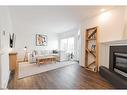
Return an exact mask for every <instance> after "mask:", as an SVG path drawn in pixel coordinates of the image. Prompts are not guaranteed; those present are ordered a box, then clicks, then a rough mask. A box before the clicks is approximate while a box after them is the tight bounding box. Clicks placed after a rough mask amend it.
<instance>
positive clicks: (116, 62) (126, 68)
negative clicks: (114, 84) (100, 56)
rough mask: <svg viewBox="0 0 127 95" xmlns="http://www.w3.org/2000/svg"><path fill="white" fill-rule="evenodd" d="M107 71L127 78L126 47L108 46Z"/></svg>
mask: <svg viewBox="0 0 127 95" xmlns="http://www.w3.org/2000/svg"><path fill="white" fill-rule="evenodd" d="M109 60H110V61H109V69H110V70H112V71H114V72H116V73H119V74H121V75H123V76H125V77H127V46H110V58H109Z"/></svg>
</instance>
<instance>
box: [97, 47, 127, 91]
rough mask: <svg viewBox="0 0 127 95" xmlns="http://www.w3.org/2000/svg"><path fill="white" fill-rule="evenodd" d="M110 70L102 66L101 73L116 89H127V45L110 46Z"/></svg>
mask: <svg viewBox="0 0 127 95" xmlns="http://www.w3.org/2000/svg"><path fill="white" fill-rule="evenodd" d="M109 49H110V50H109V69H108V68H106V67H104V66H100V68H99V73H100V75H101V76H102V77H104V78H105V79H107V80H108V81H109V82H110V83H112V84H113V85H114V87H115V88H119V89H124V88H127V45H120V46H110V48H109Z"/></svg>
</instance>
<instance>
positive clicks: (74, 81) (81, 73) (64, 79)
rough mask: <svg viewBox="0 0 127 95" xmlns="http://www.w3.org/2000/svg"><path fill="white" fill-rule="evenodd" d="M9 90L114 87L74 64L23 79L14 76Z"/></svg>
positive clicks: (97, 75)
mask: <svg viewBox="0 0 127 95" xmlns="http://www.w3.org/2000/svg"><path fill="white" fill-rule="evenodd" d="M8 89H113V86H112V85H111V84H109V83H108V82H107V81H106V80H105V79H103V78H102V77H100V75H99V74H98V73H94V72H91V71H88V70H86V69H84V68H83V67H81V66H79V65H78V64H74V65H69V66H66V67H63V68H59V69H56V70H52V71H48V72H44V73H41V74H38V75H34V76H30V77H26V78H23V79H17V78H16V76H14V77H13V78H12V79H11V80H10V82H9V84H8Z"/></svg>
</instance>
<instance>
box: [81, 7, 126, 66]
mask: <svg viewBox="0 0 127 95" xmlns="http://www.w3.org/2000/svg"><path fill="white" fill-rule="evenodd" d="M95 26H99V28H100V29H99V30H100V31H99V42H107V41H113V40H121V39H123V34H124V30H125V8H124V7H118V8H114V9H111V10H109V11H106V12H104V13H102V14H100V15H97V16H95V17H93V18H89V19H88V20H86V21H84V22H83V23H82V25H81V33H82V37H81V43H82V44H81V52H80V56H81V59H80V65H82V66H84V64H85V61H84V59H85V54H84V52H85V49H84V48H85V36H84V35H85V30H86V29H87V28H91V27H95Z"/></svg>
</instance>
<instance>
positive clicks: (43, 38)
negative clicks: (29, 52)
mask: <svg viewBox="0 0 127 95" xmlns="http://www.w3.org/2000/svg"><path fill="white" fill-rule="evenodd" d="M36 46H47V35H42V34H36Z"/></svg>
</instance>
